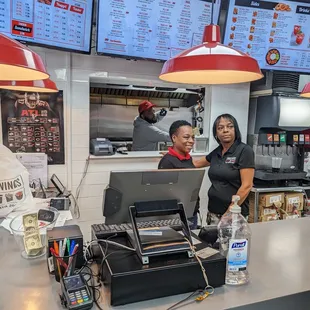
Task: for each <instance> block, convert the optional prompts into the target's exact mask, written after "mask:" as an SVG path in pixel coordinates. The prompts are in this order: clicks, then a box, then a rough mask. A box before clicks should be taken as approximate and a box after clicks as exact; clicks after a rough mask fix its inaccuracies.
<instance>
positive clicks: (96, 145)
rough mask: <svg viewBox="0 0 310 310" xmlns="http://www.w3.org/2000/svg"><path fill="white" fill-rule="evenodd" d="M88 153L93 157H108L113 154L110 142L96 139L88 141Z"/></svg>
mask: <svg viewBox="0 0 310 310" xmlns="http://www.w3.org/2000/svg"><path fill="white" fill-rule="evenodd" d="M90 153H91V154H93V155H95V156H109V155H113V154H114V150H113V145H112V143H111V141H110V140H108V139H105V138H97V139H91V140H90Z"/></svg>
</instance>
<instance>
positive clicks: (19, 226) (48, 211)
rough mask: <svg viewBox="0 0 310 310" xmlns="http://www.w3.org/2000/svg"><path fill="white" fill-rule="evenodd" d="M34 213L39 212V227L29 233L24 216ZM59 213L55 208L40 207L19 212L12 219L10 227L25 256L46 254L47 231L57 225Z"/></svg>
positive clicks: (30, 257) (33, 256)
mask: <svg viewBox="0 0 310 310" xmlns="http://www.w3.org/2000/svg"><path fill="white" fill-rule="evenodd" d="M34 213H37V214H38V229H36V230H35V231H33V233H27V232H25V229H24V225H23V217H24V216H25V215H27V214H34ZM58 215H59V212H58V211H57V210H56V209H54V208H40V209H39V210H29V211H25V212H22V213H20V212H18V215H17V216H15V217H14V218H13V219H12V221H11V223H10V229H11V231H12V233H13V235H14V239H15V241H16V243H17V245H18V246H19V249H20V252H21V256H22V257H23V258H26V259H35V258H38V257H41V256H44V255H45V254H46V233H47V230H48V229H52V228H53V227H54V226H55V223H56V220H57V218H58Z"/></svg>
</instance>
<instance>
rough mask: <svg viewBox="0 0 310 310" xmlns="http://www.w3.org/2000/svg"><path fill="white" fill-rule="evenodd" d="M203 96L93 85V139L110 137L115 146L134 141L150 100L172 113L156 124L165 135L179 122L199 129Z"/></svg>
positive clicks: (194, 92) (182, 91)
mask: <svg viewBox="0 0 310 310" xmlns="http://www.w3.org/2000/svg"><path fill="white" fill-rule="evenodd" d="M199 93H200V89H198V90H195V89H184V88H167V87H154V86H145V85H144V86H137V85H120V84H110V83H109V84H104V83H100V84H98V83H97V84H94V83H93V84H91V89H90V139H93V138H98V137H106V138H108V139H109V140H110V141H111V142H112V143H114V141H117V142H121V141H125V142H127V143H128V142H130V141H132V135H133V121H134V119H135V117H136V116H137V115H138V105H139V104H140V103H141V101H143V100H150V101H151V102H152V103H154V104H155V105H156V109H161V108H163V107H164V108H166V109H167V110H168V113H167V115H166V116H165V118H164V119H163V120H162V121H161V122H159V123H158V124H155V126H157V127H158V128H160V129H162V130H164V131H167V132H168V131H169V127H170V125H171V123H173V122H174V121H176V120H186V121H188V122H189V123H191V124H192V125H193V126H196V125H197V121H196V120H195V115H196V112H195V106H196V104H197V100H198V99H199V98H200V97H201V96H199V95H198V94H199ZM199 126H200V127H201V126H202V124H200V125H199Z"/></svg>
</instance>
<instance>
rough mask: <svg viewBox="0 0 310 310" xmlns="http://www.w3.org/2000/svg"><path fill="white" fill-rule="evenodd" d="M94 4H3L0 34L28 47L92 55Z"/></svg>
mask: <svg viewBox="0 0 310 310" xmlns="http://www.w3.org/2000/svg"><path fill="white" fill-rule="evenodd" d="M92 11H93V0H61V1H58V0H0V32H1V33H4V34H5V35H7V36H9V37H11V38H13V39H17V40H21V41H23V42H27V43H34V44H40V45H46V46H52V47H57V48H61V49H66V50H71V51H78V52H85V53H89V52H90V40H91V27H92Z"/></svg>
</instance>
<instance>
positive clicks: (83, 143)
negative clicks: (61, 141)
mask: <svg viewBox="0 0 310 310" xmlns="http://www.w3.org/2000/svg"><path fill="white" fill-rule="evenodd" d="M71 143H72V148H76V147H84V148H85V147H89V134H84V135H76V134H74V133H73V134H72V142H71Z"/></svg>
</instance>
